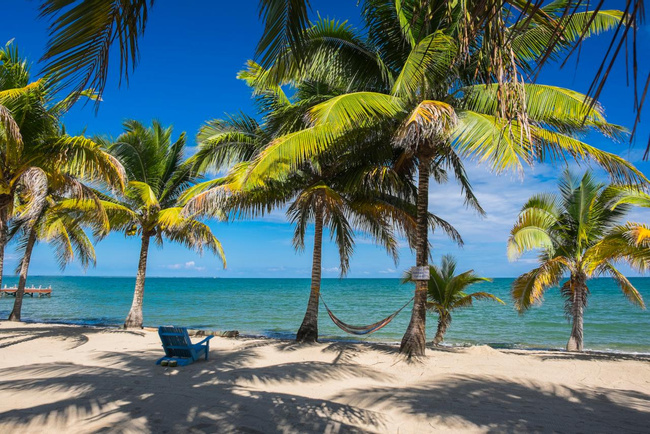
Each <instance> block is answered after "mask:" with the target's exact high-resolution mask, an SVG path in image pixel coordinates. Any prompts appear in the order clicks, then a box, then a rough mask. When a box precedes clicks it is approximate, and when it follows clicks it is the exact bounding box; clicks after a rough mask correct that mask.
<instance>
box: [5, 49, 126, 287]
mask: <svg viewBox="0 0 650 434" xmlns="http://www.w3.org/2000/svg"><path fill="white" fill-rule="evenodd" d="M52 86H53V81H52V79H51V78H48V77H45V78H42V79H40V80H37V81H30V70H29V66H28V62H27V60H26V59H24V58H23V57H22V56H21V55H20V53H19V51H18V49H17V48H16V47H15V46H14V45H13V44H12V43H8V44H7V45H6V46H5V47H4V48H2V49H0V107H3V108H0V114H1V113H4V114H5V115H6V116H5V115H2V116H0V118H2V119H3V120H4V121H3V123H2V128H1V130H0V271H1V270H2V266H3V262H4V261H3V260H4V249H5V246H6V241H7V229H8V223H9V219H10V218H11V217H12V215H13V205H14V202H15V200H16V192H17V191H18V190H19V189H23V190H24V189H33V190H35V191H36V190H39V189H40V191H41V192H43V193H45V192H46V191H47V189H46V188H45V189H43V188H41V187H42V186H44V185H47V176H49V175H50V174H54V173H59V174H66V175H68V176H72V177H79V178H83V179H86V180H92V181H95V182H96V181H101V182H102V183H103V184H106V185H107V186H109V187H112V188H117V189H121V188H124V174H123V170H122V166H121V164H120V163H119V162H118V161H117V160H116V159H115V158H114V157H113V156H111V155H110V154H108V153H106V152H104V149H103V148H102V147H101V146H100V145H99V144H97V143H95V142H94V141H92V140H90V139H88V138H86V137H83V136H70V135H67V134H65V133H64V132H63V126H62V123H61V118H62V116H63V115H64V114H65V113H66V112H67V110H68V109H69V108H70V107H71V105H72V100H73V99H74V98H73V97H66V98H63V99H62V100H56V99H55V95H54V93H53V90H52ZM83 95H85V96H87V97H90V98H94V97H96V95H95V94H94V93H93V92H92V91H85V92H83ZM9 115H10V116H11V120H9V117H8V116H9ZM44 197H45V195H44V194H43V195H41V196H39V197H38V198H36V197H34V198H35V199H39V200H42V199H44ZM0 274H1V273H0ZM0 284H1V275H0Z"/></svg>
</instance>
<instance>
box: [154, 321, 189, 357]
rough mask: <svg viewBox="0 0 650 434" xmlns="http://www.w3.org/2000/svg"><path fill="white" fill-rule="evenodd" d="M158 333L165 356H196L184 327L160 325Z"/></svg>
mask: <svg viewBox="0 0 650 434" xmlns="http://www.w3.org/2000/svg"><path fill="white" fill-rule="evenodd" d="M158 335H159V336H160V341H161V342H162V345H163V348H164V350H165V355H166V356H167V357H183V358H188V359H195V358H196V357H195V354H194V348H193V347H192V341H191V340H190V336H189V335H188V334H187V329H186V328H185V327H174V326H160V327H158Z"/></svg>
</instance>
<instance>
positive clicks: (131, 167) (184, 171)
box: [103, 120, 226, 328]
mask: <svg viewBox="0 0 650 434" xmlns="http://www.w3.org/2000/svg"><path fill="white" fill-rule="evenodd" d="M171 136H172V128H171V127H168V128H164V127H163V126H162V125H161V124H160V123H159V122H157V121H154V122H153V123H152V126H151V127H148V128H147V127H145V126H144V125H143V124H141V123H140V122H137V121H133V120H128V121H125V122H124V133H123V134H121V135H120V136H119V137H118V138H117V139H116V140H115V142H114V143H112V144H111V145H110V151H111V152H112V153H113V154H114V155H115V156H116V157H117V158H118V159H119V160H120V161H122V164H123V165H124V168H125V170H126V174H127V176H128V179H129V182H128V184H127V188H126V191H125V193H124V194H123V195H121V196H116V197H114V198H106V200H107V202H108V203H107V202H104V204H103V206H104V208H105V209H106V213H107V215H108V217H109V220H110V223H111V228H113V229H116V230H120V231H124V232H125V233H126V234H127V235H128V236H133V235H136V234H137V235H139V236H140V239H141V247H140V259H139V263H138V272H137V275H136V281H135V291H134V294H133V303H132V305H131V310H130V311H129V314H128V316H127V317H126V320H125V322H124V327H125V328H142V324H143V318H142V303H143V299H144V283H145V276H146V270H147V255H148V253H149V243H150V241H151V239H152V238H153V239H154V240H155V242H156V243H157V244H158V245H159V246H162V244H163V239H164V238H167V239H168V240H170V241H174V242H178V243H181V244H183V245H185V246H186V247H188V248H190V249H193V250H196V251H198V252H202V251H203V249H208V250H210V251H211V252H213V253H214V254H215V255H217V256H218V257H219V259H220V260H221V262H222V263H223V266H224V267H225V266H226V258H225V256H224V253H223V249H222V247H221V243H220V242H219V240H217V238H215V236H214V235H213V234H212V231H211V230H210V227H209V226H208V225H206V224H205V223H202V222H200V221H199V220H198V219H197V216H196V215H190V216H185V215H183V214H182V213H181V211H182V208H181V207H179V206H177V200H178V198H179V197H180V195H181V194H183V192H184V191H185V190H186V189H188V188H189V187H191V186H192V185H193V184H194V183H195V181H196V179H197V176H196V173H195V171H194V170H193V168H192V165H191V164H190V163H187V162H186V161H183V152H184V150H185V133H183V134H181V135H180V136H179V138H178V139H177V140H176V141H175V142H172V139H171Z"/></svg>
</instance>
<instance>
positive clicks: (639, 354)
mask: <svg viewBox="0 0 650 434" xmlns="http://www.w3.org/2000/svg"><path fill="white" fill-rule="evenodd" d="M3 323H8V324H12V322H11V321H8V320H5V319H3V320H0V324H3ZM22 323H24V324H32V325H55V326H77V327H89V328H97V329H109V330H124V329H122V327H121V326H119V325H115V324H89V323H77V322H61V321H52V322H49V321H32V320H23V321H22ZM18 324H20V323H18ZM166 325H169V324H166ZM187 329H188V334H189V335H190V337H200V336H208V335H212V336H215V337H222V338H225V339H248V340H270V341H277V342H283V343H293V342H294V340H293V338H282V337H278V336H266V335H256V334H247V333H240V332H239V331H237V330H209V329H193V328H190V327H187ZM142 330H144V331H148V332H157V330H158V327H157V326H156V327H154V326H148V325H147V326H144V327H143V328H142ZM124 331H127V332H128V331H135V332H137V331H138V330H124ZM232 332H236V335H235V336H228V335H224V334H230V333H232ZM318 342H319V343H338V344H352V345H370V346H388V347H399V345H400V343H399V342H398V341H376V340H365V341H361V340H355V339H333V338H322V339H319V340H318ZM505 345H507V344H505ZM505 345H504V344H495V343H492V344H490V343H464V344H444V343H443V345H440V346H434V345H433V344H432V343H431V342H427V344H426V346H427V349H430V350H432V351H436V350H440V351H445V350H454V349H464V348H474V347H489V348H491V349H493V350H496V351H502V352H506V353H513V354H517V353H518V352H523V353H560V354H568V355H572V354H573V355H580V354H582V355H592V356H613V357H614V358H615V357H617V356H620V357H621V358H630V357H631V358H637V359H639V360H643V361H649V362H650V349H649V350H648V351H647V352H645V351H620V350H594V349H588V348H587V349H585V350H584V351H582V352H581V353H580V352H568V351H566V350H565V349H564V348H545V347H523V346H522V347H506V346H505ZM514 345H516V344H514Z"/></svg>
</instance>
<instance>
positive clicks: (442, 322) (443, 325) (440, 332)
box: [433, 317, 449, 345]
mask: <svg viewBox="0 0 650 434" xmlns="http://www.w3.org/2000/svg"><path fill="white" fill-rule="evenodd" d="M448 325H449V322H447V321H446V319H445V318H443V317H440V318H438V329H437V330H436V337H435V338H433V344H434V345H439V344H440V343H441V342H442V341H443V340H445V333H447V326H448Z"/></svg>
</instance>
